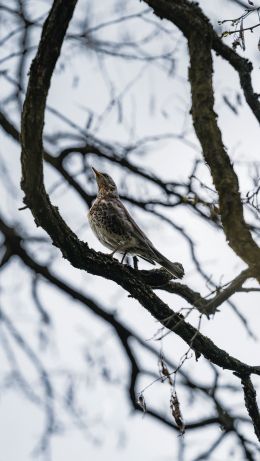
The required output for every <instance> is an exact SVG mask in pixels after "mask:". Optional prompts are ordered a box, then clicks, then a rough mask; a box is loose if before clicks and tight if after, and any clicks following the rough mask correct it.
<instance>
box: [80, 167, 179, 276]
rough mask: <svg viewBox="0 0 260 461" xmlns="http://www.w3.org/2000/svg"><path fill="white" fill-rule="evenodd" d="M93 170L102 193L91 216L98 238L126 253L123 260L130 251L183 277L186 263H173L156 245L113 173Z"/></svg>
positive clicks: (114, 249)
mask: <svg viewBox="0 0 260 461" xmlns="http://www.w3.org/2000/svg"><path fill="white" fill-rule="evenodd" d="M92 169H93V171H94V173H95V177H96V181H97V185H98V194H97V198H96V200H95V201H94V203H93V205H92V207H91V209H90V211H89V214H88V219H89V223H90V226H91V229H92V230H93V232H94V234H95V235H96V236H97V238H98V240H99V241H100V242H101V243H102V244H103V245H104V246H105V247H107V248H109V249H110V250H112V253H111V256H113V255H114V254H115V253H116V252H118V253H121V254H123V258H122V261H121V262H123V260H124V258H125V256H126V254H128V253H129V254H131V255H134V256H139V257H141V258H142V259H145V260H146V261H148V262H149V263H151V264H155V263H158V264H160V265H161V266H162V267H164V268H165V269H166V270H167V271H168V272H170V273H171V274H172V275H173V277H175V278H182V277H183V275H184V270H183V267H182V265H181V264H180V263H176V262H175V263H173V262H171V261H170V260H169V259H167V258H166V257H165V256H163V255H162V254H161V253H160V252H159V251H158V250H157V249H156V248H155V247H154V245H153V244H152V242H151V241H150V240H149V239H148V237H147V236H146V235H145V234H144V232H143V231H142V230H141V229H140V227H139V226H138V225H137V224H136V222H135V221H134V219H133V218H132V216H131V215H130V214H129V212H128V211H127V209H126V208H125V206H124V205H123V203H122V202H121V200H120V198H119V195H118V191H117V187H116V185H115V183H114V181H113V179H112V178H111V176H109V175H108V174H106V173H101V172H100V171H97V170H96V169H95V168H92Z"/></svg>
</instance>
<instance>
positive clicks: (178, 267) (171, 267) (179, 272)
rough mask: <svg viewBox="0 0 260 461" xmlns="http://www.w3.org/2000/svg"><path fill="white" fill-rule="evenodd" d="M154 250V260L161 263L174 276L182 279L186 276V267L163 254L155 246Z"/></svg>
mask: <svg viewBox="0 0 260 461" xmlns="http://www.w3.org/2000/svg"><path fill="white" fill-rule="evenodd" d="M153 252H154V254H155V256H156V258H154V260H155V261H156V262H157V263H158V264H160V265H161V266H162V267H164V269H166V270H167V271H168V272H170V274H172V275H173V277H175V278H177V279H182V277H183V276H184V269H183V266H182V264H181V263H173V262H171V261H170V260H169V259H168V258H166V257H165V256H163V255H162V254H161V253H160V252H159V251H158V250H156V249H155V248H153Z"/></svg>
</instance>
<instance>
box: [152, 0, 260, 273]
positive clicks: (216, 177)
mask: <svg viewBox="0 0 260 461" xmlns="http://www.w3.org/2000/svg"><path fill="white" fill-rule="evenodd" d="M146 3H148V4H149V5H150V6H151V7H152V8H154V11H155V13H156V14H157V15H158V16H159V17H160V18H166V19H169V20H170V21H172V22H173V23H174V24H176V25H177V26H178V27H179V28H180V29H181V31H182V32H183V33H184V35H185V36H186V37H187V39H188V46H189V53H190V72H189V77H190V83H191V92H192V117H193V124H194V128H195V131H196V134H197V136H198V138H199V140H200V143H201V146H202V149H203V155H204V159H205V161H206V162H207V164H208V165H209V167H210V170H211V174H212V177H213V181H214V184H215V187H216V190H217V191H218V194H219V205H220V214H221V219H222V223H223V228H224V231H225V234H226V238H227V241H228V243H229V245H230V246H231V248H232V249H233V250H234V251H235V253H236V254H237V255H238V256H240V258H242V259H243V260H244V261H245V262H246V263H247V264H248V265H249V266H251V268H252V269H253V270H255V272H256V274H257V277H258V279H259V280H260V249H259V247H258V246H257V244H256V243H255V241H254V240H253V238H252V236H251V234H250V231H249V228H248V226H247V224H246V223H245V220H244V215H243V206H242V202H241V197H240V193H239V184H238V178H237V175H236V173H235V171H234V168H233V166H232V164H231V161H230V159H229V156H228V155H227V153H226V150H225V147H224V145H223V142H222V136H221V132H220V129H219V127H218V125H217V121H216V114H215V112H214V107H213V106H214V93H213V87H212V73H213V68H212V57H211V48H212V30H211V29H210V26H209V22H208V20H206V18H205V17H203V18H202V17H201V10H200V9H199V8H198V7H197V6H196V5H195V4H193V3H189V2H187V1H186V0H180V1H179V0H178V1H177V0H173V1H169V0H146Z"/></svg>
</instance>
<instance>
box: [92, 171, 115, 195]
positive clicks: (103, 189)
mask: <svg viewBox="0 0 260 461" xmlns="http://www.w3.org/2000/svg"><path fill="white" fill-rule="evenodd" d="M92 170H93V171H94V173H95V176H96V181H97V185H98V192H99V194H101V195H114V196H118V192H117V187H116V185H115V183H114V181H113V179H112V178H111V176H109V174H106V173H101V172H100V171H98V170H96V169H95V168H93V167H92Z"/></svg>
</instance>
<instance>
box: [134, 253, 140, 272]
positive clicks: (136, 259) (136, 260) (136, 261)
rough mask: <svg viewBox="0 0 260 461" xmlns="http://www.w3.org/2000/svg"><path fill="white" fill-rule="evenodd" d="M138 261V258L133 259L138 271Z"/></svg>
mask: <svg viewBox="0 0 260 461" xmlns="http://www.w3.org/2000/svg"><path fill="white" fill-rule="evenodd" d="M138 261H139V260H138V258H137V256H134V257H133V262H134V268H135V269H136V270H138Z"/></svg>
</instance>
